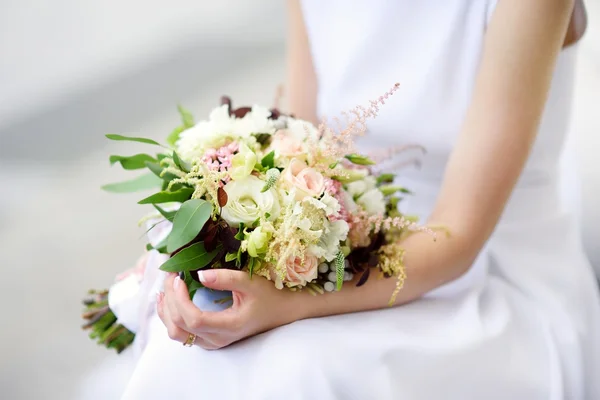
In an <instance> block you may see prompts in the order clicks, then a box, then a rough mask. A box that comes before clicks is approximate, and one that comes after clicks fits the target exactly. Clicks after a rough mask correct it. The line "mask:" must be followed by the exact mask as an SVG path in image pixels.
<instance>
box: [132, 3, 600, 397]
mask: <svg viewBox="0 0 600 400" xmlns="http://www.w3.org/2000/svg"><path fill="white" fill-rule="evenodd" d="M494 7H495V4H494V2H493V1H492V2H490V1H486V0H452V1H443V2H442V1H434V0H420V1H415V0H368V1H367V0H364V1H352V2H348V1H342V0H335V1H334V0H327V1H319V0H306V1H304V2H303V12H304V17H305V23H306V25H307V30H308V33H309V37H310V41H311V47H312V54H313V58H314V64H315V68H316V71H317V75H318V81H319V89H320V90H319V94H318V104H319V112H320V113H321V114H323V115H327V116H334V115H336V114H338V113H339V112H340V111H342V110H347V109H350V108H352V107H353V106H355V105H357V104H365V103H366V102H368V100H370V99H372V98H376V97H378V96H379V95H380V94H382V93H383V92H385V91H386V90H388V89H389V88H390V87H391V86H392V85H393V84H394V83H396V82H400V84H401V86H400V89H399V90H398V91H397V92H396V94H394V96H392V97H391V98H390V100H389V101H388V102H387V104H386V105H385V106H384V107H383V108H382V110H381V113H380V115H379V117H378V118H377V119H375V120H373V121H371V122H370V124H369V136H368V140H365V141H364V143H363V144H362V146H363V147H362V149H363V150H365V151H367V150H377V149H382V148H384V149H385V148H391V147H393V146H397V145H402V144H406V143H407V142H409V143H416V144H420V145H423V146H425V147H426V148H427V155H426V156H424V157H423V158H422V163H421V168H420V169H406V170H403V171H402V176H403V178H402V183H404V184H406V185H407V186H408V187H409V188H410V189H412V190H413V191H414V192H415V193H416V194H415V195H414V196H412V197H411V199H410V200H409V201H407V203H406V204H404V207H406V209H407V211H410V212H412V213H417V214H418V215H420V216H422V217H423V218H425V217H426V216H427V214H428V213H429V212H430V210H431V209H432V207H433V204H434V201H435V198H436V194H437V191H438V188H439V187H440V183H441V179H442V175H443V171H444V165H445V164H446V161H447V159H448V156H449V154H450V152H451V150H452V146H453V142H454V141H455V139H456V137H457V135H458V133H459V130H460V127H461V122H462V119H463V116H464V114H465V110H466V109H467V107H468V105H469V101H470V97H471V91H472V88H473V81H474V78H475V74H476V72H477V67H478V62H479V60H480V56H481V47H482V42H483V38H484V34H485V30H486V24H487V21H488V20H489V18H490V17H491V15H492V14H493V12H494ZM523 40H527V38H524V39H523ZM575 55H576V47H571V48H568V49H566V50H564V51H563V52H562V54H561V55H560V60H559V62H558V66H557V69H556V73H555V77H554V82H553V86H552V89H551V95H550V99H549V101H548V104H547V108H546V111H545V114H544V118H543V121H542V124H541V128H540V133H539V137H538V140H537V142H536V145H535V148H534V149H533V152H532V155H531V158H530V160H529V162H528V164H527V166H526V168H525V170H524V172H523V175H522V178H521V179H520V182H519V184H518V187H517V188H516V189H515V191H514V194H513V195H512V198H511V200H510V202H509V204H508V206H507V208H506V211H505V213H504V215H503V217H502V219H501V222H500V223H499V225H498V227H497V229H496V230H495V232H494V234H493V236H492V237H491V239H490V240H489V242H488V243H487V245H486V247H485V249H484V250H483V251H482V252H481V255H480V257H479V258H478V260H477V262H476V263H474V265H473V266H472V268H471V269H470V271H469V272H468V273H466V274H465V275H464V276H463V277H461V278H460V279H458V280H456V281H455V282H452V283H450V284H447V285H446V286H444V287H441V288H438V289H437V290H435V291H433V292H431V293H429V294H427V295H426V296H425V297H424V298H423V299H421V300H418V301H415V302H413V303H411V304H407V305H405V306H401V307H397V308H393V309H385V310H380V311H374V312H365V313H356V314H350V315H340V316H332V317H328V318H320V319H311V320H304V321H298V322H296V323H293V324H291V325H288V326H284V327H281V328H278V329H275V330H273V331H270V332H267V333H264V334H262V335H259V336H257V337H254V338H251V339H249V340H246V341H243V342H241V343H239V344H236V345H233V346H231V347H229V348H226V349H223V350H219V351H205V350H203V349H201V348H197V347H195V348H185V347H183V346H182V345H181V343H177V342H173V341H171V340H170V339H169V338H168V336H167V332H166V329H165V328H164V326H163V325H162V323H161V321H160V320H159V319H158V317H157V316H156V315H155V313H154V311H153V310H154V307H155V305H154V304H153V302H152V301H153V300H152V301H151V302H150V303H149V304H147V306H146V308H145V309H146V310H149V314H148V319H147V320H144V321H141V328H140V329H141V332H140V334H139V335H138V338H137V343H136V346H135V347H134V348H133V349H132V351H133V352H135V353H132V354H134V356H132V357H135V358H136V365H135V369H134V370H133V373H132V375H131V379H130V380H129V382H128V384H127V387H126V389H125V391H124V393H123V395H122V399H124V400H150V399H224V400H225V399H226V400H233V399H249V400H250V399H251V400H269V399H303V400H312V399H320V400H334V399H374V400H375V399H376V400H386V399H411V400H418V399H456V400H465V399H501V400H507V399H511V400H512V399H523V400H549V399H555V400H558V399H574V400H578V399H600V379H598V376H597V374H598V373H600V300H599V296H598V290H597V287H596V280H595V278H594V275H593V273H592V269H591V268H590V265H589V264H588V261H587V260H586V258H585V256H584V253H583V250H582V246H581V244H580V240H579V235H578V231H577V227H576V224H575V219H574V218H573V217H572V216H571V215H570V214H569V213H567V212H565V210H564V208H563V207H562V206H561V201H560V199H561V194H560V192H559V183H558V176H559V158H560V154H561V149H562V145H563V140H564V136H565V132H566V130H567V127H568V116H569V104H570V102H571V97H572V88H573V74H574V62H575ZM151 264H152V265H150V267H152V268H156V266H157V265H158V262H154V263H151ZM155 275H156V274H155V273H154V272H152V271H150V272H149V274H148V277H147V278H146V280H147V281H148V280H152V279H154V278H152V277H153V276H155ZM158 279H159V280H160V277H159V278H158ZM408 279H410V276H409V277H408ZM145 286H146V289H147V292H148V293H149V294H150V297H149V298H150V299H153V296H152V295H153V293H150V292H151V291H152V290H151V289H148V288H150V287H152V286H154V287H156V286H155V284H151V283H148V282H145ZM198 301H200V302H201V301H202V300H201V299H200V300H198ZM595 375H596V376H595Z"/></svg>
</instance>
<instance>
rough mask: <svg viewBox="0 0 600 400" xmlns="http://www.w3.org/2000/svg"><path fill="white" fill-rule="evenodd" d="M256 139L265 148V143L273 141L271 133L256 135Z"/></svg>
mask: <svg viewBox="0 0 600 400" xmlns="http://www.w3.org/2000/svg"><path fill="white" fill-rule="evenodd" d="M254 137H256V141H257V142H258V143H260V144H262V145H263V146H264V144H265V143H267V142H268V141H269V139H271V134H270V133H255V134H254Z"/></svg>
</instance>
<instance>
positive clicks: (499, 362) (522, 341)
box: [123, 285, 561, 400]
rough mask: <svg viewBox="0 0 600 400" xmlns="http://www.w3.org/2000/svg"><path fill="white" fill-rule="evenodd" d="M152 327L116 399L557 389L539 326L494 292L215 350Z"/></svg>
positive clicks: (519, 393) (504, 393)
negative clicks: (184, 343) (192, 345)
mask: <svg viewBox="0 0 600 400" xmlns="http://www.w3.org/2000/svg"><path fill="white" fill-rule="evenodd" d="M532 314H533V315H532ZM150 329H151V336H150V340H149V342H148V345H147V347H146V349H145V351H144V353H143V354H142V356H141V359H140V360H139V362H138V366H137V368H136V371H135V372H134V374H133V377H132V379H131V381H130V383H129V386H128V388H127V390H126V392H125V394H124V397H123V399H136V400H138V399H154V398H179V399H186V398H190V399H191V398H197V396H198V395H199V393H202V395H203V396H205V397H206V398H218V399H237V398H245V399H261V400H263V399H279V398H282V396H284V397H286V398H291V399H312V398H319V399H326V400H327V399H332V400H333V399H341V398H343V399H354V398H356V399H369V398H373V399H375V398H376V399H392V398H408V399H431V398H445V399H465V398H486V399H494V398H498V399H506V398H514V399H532V400H534V399H549V398H553V397H552V393H553V392H554V393H559V392H560V390H561V389H560V368H559V365H558V361H557V359H556V354H555V351H554V349H553V343H552V338H551V334H550V333H549V331H548V329H547V327H546V326H545V325H544V323H543V321H542V320H538V319H536V317H535V313H529V312H528V310H527V306H526V304H523V303H521V302H520V299H514V298H510V297H508V298H507V297H506V295H505V293H504V288H502V287H501V286H498V287H495V286H494V285H489V286H488V287H487V288H486V289H485V290H483V291H481V292H479V293H475V292H472V293H465V294H464V295H462V296H456V297H455V298H452V299H443V300H442V299H435V298H434V299H424V300H421V301H417V302H414V303H412V304H410V305H406V306H403V307H399V308H394V309H387V310H381V311H374V312H368V313H357V314H349V315H340V316H334V317H327V318H320V319H312V320H305V321H298V322H296V323H294V324H290V325H288V326H284V327H281V328H278V329H275V330H273V331H270V332H267V333H265V334H262V335H259V336H256V337H254V338H250V339H248V340H245V341H243V342H240V343H238V344H235V345H233V346H231V347H229V348H226V349H222V350H218V351H205V350H203V349H200V348H191V349H190V348H184V347H183V346H182V345H181V344H179V343H176V342H172V341H170V340H169V339H168V337H167V335H166V332H165V330H164V327H163V326H162V324H161V323H160V321H159V320H158V319H157V318H155V319H154V320H153V321H152V323H151V326H150ZM552 382H553V383H552ZM553 386H554V387H553ZM559 397H560V396H559Z"/></svg>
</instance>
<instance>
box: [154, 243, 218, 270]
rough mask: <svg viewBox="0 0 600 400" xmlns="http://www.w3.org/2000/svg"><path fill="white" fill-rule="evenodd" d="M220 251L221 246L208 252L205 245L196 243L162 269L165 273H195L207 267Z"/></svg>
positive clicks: (175, 256) (166, 262)
mask: <svg viewBox="0 0 600 400" xmlns="http://www.w3.org/2000/svg"><path fill="white" fill-rule="evenodd" d="M219 251H221V246H217V248H216V249H214V250H213V251H211V252H207V251H206V249H205V248H204V243H202V242H199V243H194V244H193V245H191V246H190V247H186V248H185V249H183V250H181V251H180V252H179V253H177V254H175V255H174V256H173V257H171V258H170V259H168V260H167V261H165V262H164V263H163V265H161V266H160V269H161V270H162V271H165V272H181V271H184V272H185V271H195V270H197V269H200V268H203V267H205V266H207V265H208V264H209V263H210V262H211V261H212V260H213V259H214V258H215V256H216V255H217V254H218V253H219Z"/></svg>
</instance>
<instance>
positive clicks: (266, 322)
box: [157, 269, 302, 350]
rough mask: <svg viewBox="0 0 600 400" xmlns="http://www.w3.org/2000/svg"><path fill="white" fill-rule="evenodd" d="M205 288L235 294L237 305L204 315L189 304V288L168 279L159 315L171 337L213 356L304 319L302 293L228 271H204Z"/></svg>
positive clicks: (176, 279) (174, 278)
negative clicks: (192, 336) (213, 352)
mask: <svg viewBox="0 0 600 400" xmlns="http://www.w3.org/2000/svg"><path fill="white" fill-rule="evenodd" d="M201 281H202V284H203V285H204V286H206V287H207V288H210V289H216V290H228V291H231V292H232V297H233V305H232V306H231V307H229V308H227V309H226V310H224V311H219V312H207V311H202V310H200V309H199V308H198V307H197V306H196V305H195V304H194V303H193V302H192V301H191V300H190V296H189V294H188V290H187V287H186V285H185V282H184V281H183V280H181V279H180V278H179V276H177V274H169V276H168V278H167V279H166V280H165V291H164V293H159V294H158V295H157V311H158V315H159V316H160V319H161V320H162V322H163V323H164V324H165V326H166V327H167V331H168V334H169V337H170V338H171V339H173V340H176V341H178V342H182V343H184V342H185V341H186V340H187V339H188V337H189V335H190V333H191V334H195V335H197V336H196V340H195V342H194V343H195V344H196V345H198V346H200V347H202V348H204V349H207V350H215V349H220V348H222V347H226V346H228V345H230V344H232V343H235V342H237V341H239V340H242V339H244V338H247V337H249V336H253V335H256V334H259V333H262V332H265V331H268V330H270V329H273V328H276V327H278V326H281V325H285V324H288V323H291V322H293V321H296V320H298V319H301V318H302V317H301V312H300V311H301V310H300V309H299V307H298V305H299V304H301V302H299V301H298V297H300V296H299V295H300V293H294V292H290V291H287V290H279V289H276V288H275V287H274V285H273V283H272V282H269V281H268V280H266V279H263V278H261V277H256V278H254V279H251V278H250V277H249V275H248V273H247V272H243V271H233V270H227V269H214V270H205V271H202V275H201Z"/></svg>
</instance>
